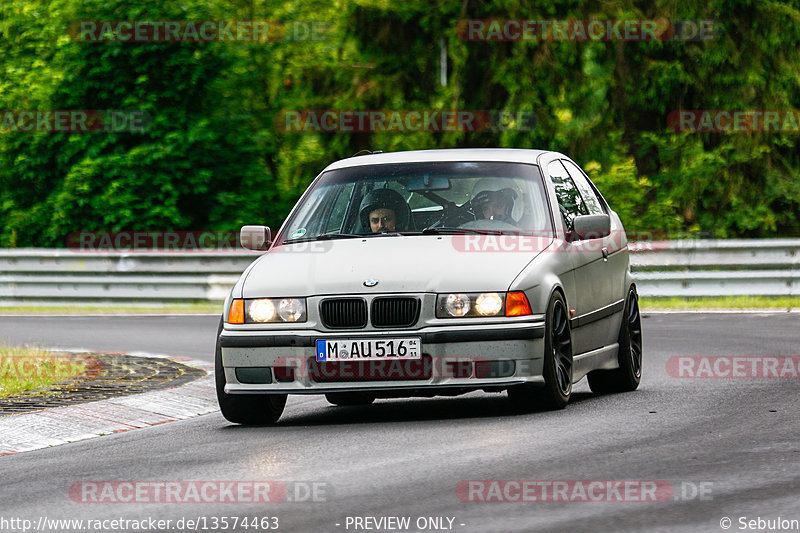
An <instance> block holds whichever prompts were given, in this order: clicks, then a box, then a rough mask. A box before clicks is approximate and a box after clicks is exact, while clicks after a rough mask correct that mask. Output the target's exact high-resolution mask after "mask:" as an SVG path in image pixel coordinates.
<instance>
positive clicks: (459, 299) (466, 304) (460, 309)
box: [444, 294, 472, 316]
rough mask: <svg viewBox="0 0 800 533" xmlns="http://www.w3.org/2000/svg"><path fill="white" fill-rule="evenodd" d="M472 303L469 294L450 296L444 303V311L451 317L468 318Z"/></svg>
mask: <svg viewBox="0 0 800 533" xmlns="http://www.w3.org/2000/svg"><path fill="white" fill-rule="evenodd" d="M471 308H472V302H471V301H470V298H469V295H467V294H448V295H447V297H446V298H445V301H444V310H445V311H447V314H449V315H450V316H467V313H469V311H470V309H471Z"/></svg>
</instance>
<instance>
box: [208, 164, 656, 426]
mask: <svg viewBox="0 0 800 533" xmlns="http://www.w3.org/2000/svg"><path fill="white" fill-rule="evenodd" d="M241 241H242V244H243V246H245V247H246V248H249V249H253V250H263V251H264V253H263V254H262V255H261V256H259V258H258V259H256V260H255V261H254V262H253V263H252V264H251V265H250V266H249V267H248V268H247V269H246V270H245V272H244V273H243V274H242V276H241V278H240V279H239V281H238V282H237V283H236V285H235V286H234V287H233V289H232V290H231V292H230V294H229V296H228V298H227V299H226V301H225V305H224V312H223V316H222V320H221V322H220V325H219V330H218V335H217V346H216V358H215V359H216V363H215V366H216V387H217V396H218V399H219V405H220V409H221V411H222V414H223V415H224V416H225V418H226V419H228V420H229V421H231V422H235V423H243V424H270V423H274V422H276V421H277V420H278V418H279V417H280V416H281V414H282V413H283V410H284V407H285V404H286V398H287V395H289V394H324V395H325V397H326V398H327V400H328V401H329V402H330V403H332V404H334V405H339V406H344V405H364V404H369V403H371V402H373V401H375V400H376V399H380V398H393V397H408V396H423V397H428V396H436V395H458V394H464V393H467V392H472V391H485V392H489V393H503V392H505V393H506V394H507V395H508V399H509V402H510V404H511V406H512V407H513V408H515V409H517V410H520V411H531V410H537V409H561V408H564V407H565V406H566V405H567V403H568V402H569V400H570V396H571V394H572V387H573V384H575V383H576V382H578V381H579V380H581V379H583V378H584V377H587V379H588V382H589V386H590V387H591V389H592V391H594V392H596V393H606V392H622V391H632V390H634V389H636V388H637V387H638V385H639V381H640V379H641V369H642V333H641V322H640V316H639V307H638V298H637V294H636V286H635V284H634V282H633V280H632V278H631V274H630V268H629V262H628V250H627V240H626V237H625V232H624V230H623V227H622V224H621V222H620V219H619V217H618V216H617V214H616V213H615V212H614V211H613V210H612V209H611V207H610V206H609V204H608V202H607V201H606V199H605V198H604V197H603V195H602V194H601V192H600V191H599V190H598V189H597V187H595V185H594V184H593V183H592V182H591V180H590V179H589V178H588V176H587V175H586V173H585V172H583V171H582V170H581V168H580V167H579V166H578V165H577V164H575V162H574V161H572V160H571V159H570V158H569V157H567V156H565V155H563V154H560V153H557V152H551V151H540V150H518V149H459V150H427V151H410V152H397V153H386V154H383V153H380V154H370V155H362V156H355V157H351V158H349V159H344V160H341V161H337V162H335V163H332V164H331V165H329V166H328V167H327V168H325V169H324V170H323V171H322V172H321V173H320V174H319V175H318V176H317V177H316V179H314V180H313V181H312V182H311V184H310V185H309V187H308V189H307V190H306V191H305V193H304V194H303V195H302V197H301V198H300V199H299V200H298V202H297V204H296V205H295V207H294V208H293V209H292V211H291V212H290V214H289V216H288V217H287V219H286V221H285V222H284V224H283V226H282V227H281V228H280V230H279V231H278V232H277V233H276V234H274V235H273V233H272V232H271V230H270V229H269V228H268V227H266V226H245V227H243V228H242V231H241Z"/></svg>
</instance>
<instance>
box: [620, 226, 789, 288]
mask: <svg viewBox="0 0 800 533" xmlns="http://www.w3.org/2000/svg"><path fill="white" fill-rule="evenodd" d="M630 248H631V251H632V252H633V253H632V254H631V271H632V272H633V275H634V278H635V279H636V282H637V288H638V290H639V294H641V295H642V296H656V297H667V296H679V297H692V296H740V295H747V296H800V239H752V240H750V239H735V240H734V239H731V240H685V241H663V242H653V243H635V244H632V245H630Z"/></svg>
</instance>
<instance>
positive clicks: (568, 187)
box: [547, 160, 610, 354]
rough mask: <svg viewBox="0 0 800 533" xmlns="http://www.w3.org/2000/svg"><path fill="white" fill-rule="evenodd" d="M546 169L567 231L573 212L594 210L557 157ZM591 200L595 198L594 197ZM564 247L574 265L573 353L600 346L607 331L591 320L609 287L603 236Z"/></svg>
mask: <svg viewBox="0 0 800 533" xmlns="http://www.w3.org/2000/svg"><path fill="white" fill-rule="evenodd" d="M547 173H548V175H549V176H550V180H551V181H552V183H553V188H554V189H555V192H556V198H557V199H558V204H559V210H560V211H561V215H562V217H563V218H564V223H565V225H566V228H567V230H568V231H571V230H572V227H573V220H574V219H575V217H576V216H579V215H589V214H597V213H593V212H591V211H590V209H589V205H588V204H587V202H586V200H585V199H584V198H583V195H582V194H581V192H580V190H579V188H578V186H577V185H576V183H575V181H574V180H573V179H572V177H571V175H570V174H569V172H568V171H567V168H566V167H565V166H564V164H563V162H562V161H561V160H555V161H551V162H550V163H549V164H548V165H547ZM594 200H595V202H596V200H597V199H596V198H595V199H594ZM591 201H592V200H591V199H590V202H591ZM596 209H597V205H596V204H595V203H592V210H596ZM601 212H602V211H601ZM564 251H565V253H568V254H569V255H570V259H571V261H572V263H573V268H574V270H573V273H574V277H575V298H574V300H573V301H570V302H569V307H570V314H572V320H571V326H572V332H573V333H572V341H573V350H574V353H575V354H579V353H584V352H587V351H590V350H593V349H596V348H600V347H602V346H603V345H604V344H605V341H606V337H607V335H604V334H598V333H600V332H599V331H598V328H597V325H596V324H595V325H594V326H593V325H592V324H594V323H595V322H596V321H597V317H598V316H599V315H600V314H602V312H603V308H604V307H605V306H607V305H608V304H609V303H610V302H609V295H610V291H609V290H607V288H606V287H605V282H604V280H605V279H606V277H607V276H608V263H607V260H606V258H605V257H604V252H603V239H585V240H579V241H572V242H569V243H568V244H567V245H566V248H565V250H564ZM573 312H574V314H573Z"/></svg>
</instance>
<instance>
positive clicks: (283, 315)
mask: <svg viewBox="0 0 800 533" xmlns="http://www.w3.org/2000/svg"><path fill="white" fill-rule="evenodd" d="M245 309H246V313H245V322H246V323H258V324H263V323H266V322H273V323H274V322H278V323H280V322H305V321H306V301H305V299H304V298H258V299H255V300H245Z"/></svg>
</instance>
